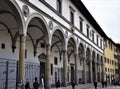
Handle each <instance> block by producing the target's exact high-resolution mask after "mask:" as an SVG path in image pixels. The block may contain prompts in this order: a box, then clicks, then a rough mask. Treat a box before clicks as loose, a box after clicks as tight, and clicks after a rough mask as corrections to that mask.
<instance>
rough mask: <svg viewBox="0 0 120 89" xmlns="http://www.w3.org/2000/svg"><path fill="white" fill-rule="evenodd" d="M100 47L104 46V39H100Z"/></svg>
mask: <svg viewBox="0 0 120 89" xmlns="http://www.w3.org/2000/svg"><path fill="white" fill-rule="evenodd" d="M100 47H101V48H102V39H100Z"/></svg>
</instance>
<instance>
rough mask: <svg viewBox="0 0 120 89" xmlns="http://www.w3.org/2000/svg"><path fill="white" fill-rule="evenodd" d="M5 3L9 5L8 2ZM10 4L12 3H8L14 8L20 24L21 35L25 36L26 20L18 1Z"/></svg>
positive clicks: (11, 0)
mask: <svg viewBox="0 0 120 89" xmlns="http://www.w3.org/2000/svg"><path fill="white" fill-rule="evenodd" d="M5 1H6V2H7V3H8V1H7V0H5ZM10 2H11V3H8V4H9V6H10V7H11V8H12V11H13V12H14V13H15V15H16V17H17V19H16V20H17V22H18V27H19V28H18V29H19V35H25V19H24V16H23V13H22V11H21V9H20V7H19V5H18V4H17V2H16V1H14V0H10Z"/></svg>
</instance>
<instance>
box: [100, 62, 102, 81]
mask: <svg viewBox="0 0 120 89" xmlns="http://www.w3.org/2000/svg"><path fill="white" fill-rule="evenodd" d="M101 81H102V70H101V63H100V82H101Z"/></svg>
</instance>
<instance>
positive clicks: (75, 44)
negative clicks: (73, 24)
mask: <svg viewBox="0 0 120 89" xmlns="http://www.w3.org/2000/svg"><path fill="white" fill-rule="evenodd" d="M70 39H72V41H73V42H74V45H71V46H73V48H74V49H75V50H74V51H75V53H76V54H77V42H76V40H75V37H73V36H72V35H70V36H69V37H68V40H67V42H66V48H67V46H68V42H69V41H70ZM67 50H68V48H67Z"/></svg>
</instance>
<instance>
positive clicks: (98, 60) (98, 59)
mask: <svg viewBox="0 0 120 89" xmlns="http://www.w3.org/2000/svg"><path fill="white" fill-rule="evenodd" d="M99 62H100V58H99V54H97V63H98V64H99Z"/></svg>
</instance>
